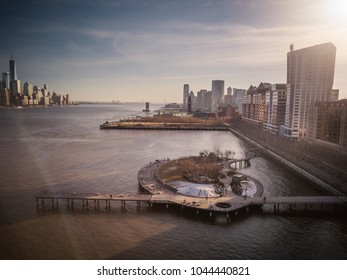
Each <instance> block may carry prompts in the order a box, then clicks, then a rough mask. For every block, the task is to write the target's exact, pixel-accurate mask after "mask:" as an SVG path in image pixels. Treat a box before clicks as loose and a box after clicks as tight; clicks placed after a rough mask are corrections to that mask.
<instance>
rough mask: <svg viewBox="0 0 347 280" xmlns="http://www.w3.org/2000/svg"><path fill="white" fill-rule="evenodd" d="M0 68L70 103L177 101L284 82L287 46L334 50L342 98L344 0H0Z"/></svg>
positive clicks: (346, 62) (345, 82) (346, 49)
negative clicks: (218, 83)
mask: <svg viewBox="0 0 347 280" xmlns="http://www.w3.org/2000/svg"><path fill="white" fill-rule="evenodd" d="M2 2H3V3H2V7H1V10H0V31H1V32H0V33H1V38H2V40H1V41H2V42H1V45H0V71H1V73H2V72H6V71H9V70H8V61H9V59H10V57H11V52H13V58H14V59H15V61H16V65H17V74H18V78H19V79H20V80H21V81H22V83H24V82H26V81H30V82H32V83H33V84H36V85H38V86H43V84H47V85H48V88H49V90H50V91H55V92H57V93H59V94H70V98H71V100H80V101H101V102H105V101H106V102H112V100H114V101H117V100H119V101H120V102H142V101H149V102H152V103H159V104H162V103H171V102H181V100H182V92H183V84H185V83H188V84H189V85H190V90H192V91H194V92H195V93H196V92H197V91H198V90H200V89H207V90H210V89H211V83H212V80H224V81H225V87H226V88H227V87H232V88H244V89H247V88H248V87H249V86H250V85H259V83H260V82H270V83H285V82H286V70H287V52H288V51H289V45H290V44H292V43H293V44H294V48H295V49H301V48H305V47H309V46H313V45H318V44H322V43H326V42H332V43H333V44H334V45H335V46H336V48H337V54H336V65H335V79H334V86H333V88H336V89H339V90H340V95H339V98H340V99H341V98H346V97H347V79H346V77H347V39H346V34H347V19H346V17H345V15H346V12H347V4H346V3H345V2H344V1H343V0H331V1H326V0H320V1H317V0H315V1H314V0H308V1H299V0H293V1H290V2H287V1H275V0H262V1H251V0H245V1H227V0H219V1H209V0H201V1H200V0H199V1H198V0H189V1H155V0H144V1H140V0H132V1H123V0H116V1H112V0H102V1H92V0H84V1H82V0H72V1H67V0H62V1H58V0H50V1H45V0H34V1H11V0H5V1H2Z"/></svg>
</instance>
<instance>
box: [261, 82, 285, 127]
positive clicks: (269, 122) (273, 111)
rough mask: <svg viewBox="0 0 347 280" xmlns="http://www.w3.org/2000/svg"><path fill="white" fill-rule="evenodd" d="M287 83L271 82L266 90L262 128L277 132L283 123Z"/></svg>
mask: <svg viewBox="0 0 347 280" xmlns="http://www.w3.org/2000/svg"><path fill="white" fill-rule="evenodd" d="M286 98H287V85H286V84H273V85H272V87H271V90H269V91H267V92H266V99H265V117H264V123H263V129H264V130H265V131H268V132H270V133H273V134H279V132H280V128H281V126H282V125H284V120H285V113H286Z"/></svg>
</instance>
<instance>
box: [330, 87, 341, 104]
mask: <svg viewBox="0 0 347 280" xmlns="http://www.w3.org/2000/svg"><path fill="white" fill-rule="evenodd" d="M339 93H340V90H339V89H333V90H332V92H331V98H330V101H337V100H339Z"/></svg>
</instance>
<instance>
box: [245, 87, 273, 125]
mask: <svg viewBox="0 0 347 280" xmlns="http://www.w3.org/2000/svg"><path fill="white" fill-rule="evenodd" d="M269 91H271V84H270V83H260V84H259V86H258V87H256V86H252V85H251V86H250V87H249V89H248V90H247V92H246V94H245V95H244V98H243V103H242V118H244V119H246V120H249V121H253V122H256V123H263V122H264V120H265V105H266V93H267V92H269Z"/></svg>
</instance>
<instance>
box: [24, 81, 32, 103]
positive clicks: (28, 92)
mask: <svg viewBox="0 0 347 280" xmlns="http://www.w3.org/2000/svg"><path fill="white" fill-rule="evenodd" d="M33 93H34V89H33V84H32V83H30V82H25V83H24V85H23V94H24V95H25V96H28V97H29V99H32V96H33Z"/></svg>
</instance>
